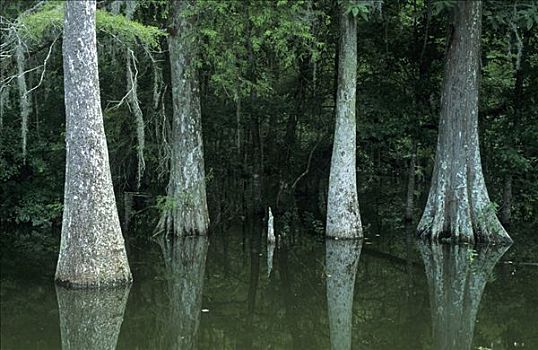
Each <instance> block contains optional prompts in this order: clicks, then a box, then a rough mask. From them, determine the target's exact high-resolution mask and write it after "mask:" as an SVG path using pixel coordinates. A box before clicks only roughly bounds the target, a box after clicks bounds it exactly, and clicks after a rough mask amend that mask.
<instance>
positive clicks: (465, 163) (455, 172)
mask: <svg viewBox="0 0 538 350" xmlns="http://www.w3.org/2000/svg"><path fill="white" fill-rule="evenodd" d="M454 10H455V15H454V23H453V26H454V27H453V34H452V38H451V40H450V46H449V50H448V54H447V63H446V70H445V80H444V83H443V91H442V97H441V118H440V125H439V137H438V141H437V151H436V158H435V166H434V171H433V177H432V185H431V188H430V194H429V197H428V202H427V205H426V209H425V211H424V214H423V216H422V219H421V221H420V223H419V226H418V233H419V235H420V236H421V237H422V238H424V239H431V240H433V241H439V240H451V241H452V242H470V243H474V242H511V239H510V237H509V236H508V234H507V233H506V231H505V230H504V228H503V227H502V225H501V223H500V222H499V220H498V219H497V216H496V215H495V209H494V207H493V206H492V204H491V202H490V199H489V195H488V191H487V189H486V185H485V183H484V176H483V173H482V165H481V162H480V146H479V141H478V78H479V74H480V67H479V63H480V33H481V18H482V3H481V2H480V1H458V2H457V3H456V6H455V8H454Z"/></svg>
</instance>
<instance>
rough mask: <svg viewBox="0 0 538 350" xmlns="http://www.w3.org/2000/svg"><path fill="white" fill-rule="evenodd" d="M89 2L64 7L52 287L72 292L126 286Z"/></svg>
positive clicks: (127, 276) (128, 274) (127, 277)
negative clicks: (60, 172)
mask: <svg viewBox="0 0 538 350" xmlns="http://www.w3.org/2000/svg"><path fill="white" fill-rule="evenodd" d="M95 5H96V3H95V1H91V0H86V1H70V2H66V3H65V21H64V38H63V55H64V89H65V111H66V119H67V122H66V144H67V147H66V148H67V156H66V161H67V165H66V175H65V195H64V214H63V224H62V241H61V245H60V255H59V258H58V265H57V268H56V281H57V282H58V283H60V284H64V285H67V286H72V287H79V288H81V287H82V288H84V287H103V286H113V285H124V284H129V283H130V282H131V280H132V276H131V271H130V269H129V263H128V261H127V254H126V252H125V245H124V241H123V236H122V234H121V229H120V222H119V218H118V211H117V208H116V201H115V198H114V189H113V187H112V179H111V176H110V168H109V163H108V149H107V144H106V136H105V131H104V126H103V116H102V112H101V98H100V95H99V77H98V69H97V47H96V34H95V10H96V7H95Z"/></svg>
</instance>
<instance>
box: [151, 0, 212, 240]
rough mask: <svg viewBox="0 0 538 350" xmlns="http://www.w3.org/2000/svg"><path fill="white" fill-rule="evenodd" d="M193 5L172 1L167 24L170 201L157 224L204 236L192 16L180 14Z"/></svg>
mask: <svg viewBox="0 0 538 350" xmlns="http://www.w3.org/2000/svg"><path fill="white" fill-rule="evenodd" d="M193 3H194V2H193V1H192V0H185V1H181V0H175V1H173V3H172V5H171V6H172V14H173V15H172V16H173V17H172V18H173V24H172V27H171V29H170V32H171V34H170V36H169V40H168V46H169V50H170V66H171V74H172V101H173V107H174V115H173V121H172V135H171V147H172V154H171V160H170V161H171V163H170V180H169V182H168V188H167V195H168V198H169V200H170V202H171V203H170V205H169V206H168V207H167V209H166V210H165V211H164V213H163V216H162V218H161V222H160V227H161V228H162V229H164V230H166V233H167V234H173V235H175V236H185V235H204V234H206V233H207V228H208V225H209V215H208V211H207V201H206V184H205V170H204V151H203V142H202V115H201V110H200V91H199V88H198V78H197V73H196V67H195V59H196V43H195V42H194V41H193V35H194V23H193V20H194V18H193V17H192V16H186V15H185V12H186V11H189V10H190V9H191V8H192V6H193Z"/></svg>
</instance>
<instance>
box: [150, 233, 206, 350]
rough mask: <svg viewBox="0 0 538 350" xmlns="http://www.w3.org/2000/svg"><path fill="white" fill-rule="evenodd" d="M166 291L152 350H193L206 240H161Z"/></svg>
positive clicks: (198, 315) (201, 238) (199, 311)
mask: <svg viewBox="0 0 538 350" xmlns="http://www.w3.org/2000/svg"><path fill="white" fill-rule="evenodd" d="M159 245H160V246H161V250H162V254H163V259H164V268H165V278H166V287H165V288H166V291H165V294H166V295H165V297H164V301H165V303H164V305H161V306H162V310H161V312H162V313H161V315H159V321H160V323H161V324H160V325H159V331H158V332H160V336H157V337H155V342H156V344H154V346H153V347H154V348H158V349H195V348H196V339H197V333H198V326H199V325H200V313H201V309H202V288H203V282H204V272H205V261H206V255H207V246H208V240H207V237H183V238H176V239H175V240H166V239H163V240H161V241H160V242H159Z"/></svg>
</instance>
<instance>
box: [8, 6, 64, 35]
mask: <svg viewBox="0 0 538 350" xmlns="http://www.w3.org/2000/svg"><path fill="white" fill-rule="evenodd" d="M63 18H64V10H63V2H62V1H50V2H47V3H45V4H44V5H43V6H42V7H41V8H39V9H38V10H37V11H35V12H30V13H25V14H23V15H21V16H20V17H19V23H20V28H19V30H18V31H19V34H20V35H21V37H22V39H23V40H24V41H27V42H29V43H40V42H41V41H42V40H44V39H45V38H47V37H48V36H49V35H50V33H51V32H54V33H58V32H60V31H61V30H62V28H63Z"/></svg>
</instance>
